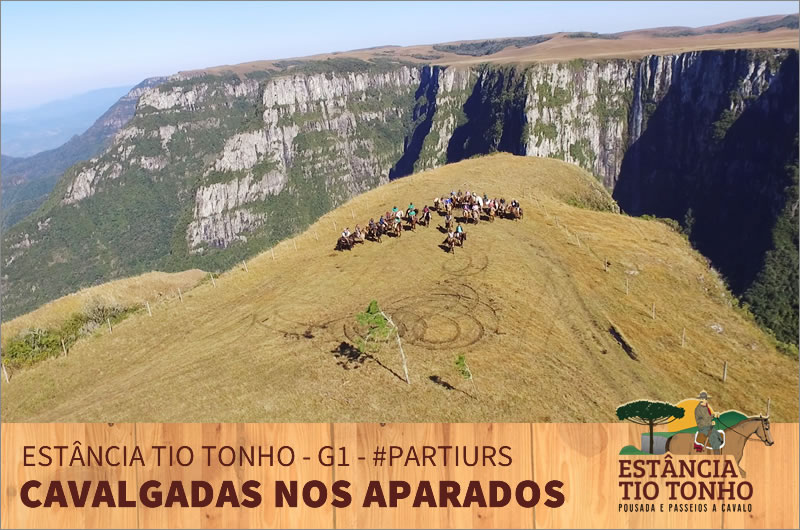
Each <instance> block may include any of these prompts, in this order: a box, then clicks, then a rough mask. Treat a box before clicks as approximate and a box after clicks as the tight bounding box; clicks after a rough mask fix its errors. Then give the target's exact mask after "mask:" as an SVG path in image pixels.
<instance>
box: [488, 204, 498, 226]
mask: <svg viewBox="0 0 800 530" xmlns="http://www.w3.org/2000/svg"><path fill="white" fill-rule="evenodd" d="M496 213H497V212H496V210H495V209H494V206H492V207H491V208H489V222H490V223H493V222H494V216H495V215H496Z"/></svg>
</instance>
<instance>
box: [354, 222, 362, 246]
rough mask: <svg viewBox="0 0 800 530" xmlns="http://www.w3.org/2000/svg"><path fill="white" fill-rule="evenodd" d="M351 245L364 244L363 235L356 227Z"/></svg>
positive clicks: (357, 226)
mask: <svg viewBox="0 0 800 530" xmlns="http://www.w3.org/2000/svg"><path fill="white" fill-rule="evenodd" d="M351 239H352V241H353V243H363V242H364V234H362V233H361V227H360V226H359V225H356V228H355V230H353V236H352V238H351Z"/></svg>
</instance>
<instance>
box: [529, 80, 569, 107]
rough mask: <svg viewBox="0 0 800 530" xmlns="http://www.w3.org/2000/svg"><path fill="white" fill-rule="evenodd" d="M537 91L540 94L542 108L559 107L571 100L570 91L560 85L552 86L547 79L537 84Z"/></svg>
mask: <svg viewBox="0 0 800 530" xmlns="http://www.w3.org/2000/svg"><path fill="white" fill-rule="evenodd" d="M536 93H537V94H538V95H539V107H540V108H551V109H558V108H561V107H563V106H564V105H566V104H567V103H569V102H570V100H571V97H570V93H569V91H567V90H566V89H565V88H561V87H560V86H552V85H551V84H550V83H548V82H547V81H542V82H540V83H538V84H537V85H536Z"/></svg>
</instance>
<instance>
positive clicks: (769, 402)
mask: <svg viewBox="0 0 800 530" xmlns="http://www.w3.org/2000/svg"><path fill="white" fill-rule="evenodd" d="M771 404H772V398H767V418H769V406H770V405H771Z"/></svg>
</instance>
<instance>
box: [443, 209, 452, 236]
mask: <svg viewBox="0 0 800 530" xmlns="http://www.w3.org/2000/svg"><path fill="white" fill-rule="evenodd" d="M444 229H445V230H446V231H448V232H450V231H451V230H452V229H453V214H451V213H449V212H448V213H447V215H445V216H444Z"/></svg>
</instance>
